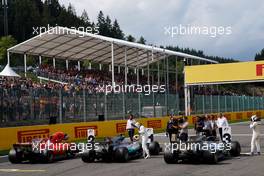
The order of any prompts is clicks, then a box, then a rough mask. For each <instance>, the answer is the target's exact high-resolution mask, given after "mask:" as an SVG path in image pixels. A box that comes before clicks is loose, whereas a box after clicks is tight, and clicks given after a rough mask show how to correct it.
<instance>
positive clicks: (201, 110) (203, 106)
mask: <svg viewBox="0 0 264 176" xmlns="http://www.w3.org/2000/svg"><path fill="white" fill-rule="evenodd" d="M260 109H264V97H258V96H227V95H223V96H217V95H195V96H194V103H193V111H192V112H193V113H195V114H205V113H216V112H238V111H251V110H260Z"/></svg>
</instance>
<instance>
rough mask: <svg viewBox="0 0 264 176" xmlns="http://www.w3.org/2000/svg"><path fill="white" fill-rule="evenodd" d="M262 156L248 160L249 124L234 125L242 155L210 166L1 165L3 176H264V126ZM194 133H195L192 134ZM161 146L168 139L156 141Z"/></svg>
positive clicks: (154, 162)
mask: <svg viewBox="0 0 264 176" xmlns="http://www.w3.org/2000/svg"><path fill="white" fill-rule="evenodd" d="M261 131H262V136H261V146H262V148H261V150H262V155H261V156H249V155H248V154H246V153H248V152H249V150H250V140H251V130H250V129H249V127H248V123H241V124H235V125H232V134H234V135H235V136H233V140H238V141H239V142H240V144H241V146H242V153H243V154H242V155H241V156H239V157H236V158H232V159H228V160H224V161H221V162H219V163H218V164H216V165H208V164H190V163H189V164H182V163H181V164H170V165H168V164H166V163H165V162H164V160H163V155H159V156H153V157H151V158H150V159H147V160H145V159H138V160H132V161H130V162H128V163H102V162H99V163H98V162H97V163H91V164H87V163H83V162H82V161H81V159H80V158H75V159H71V160H63V161H58V162H55V163H51V164H29V163H23V164H11V163H9V162H4V163H0V175H1V176H2V175H3V176H36V175H37V176H46V175H47V176H139V175H140V176H141V175H144V176H166V175H168V176H169V175H171V176H175V175H177V176H209V175H210V176H249V175H254V176H263V173H264V153H263V152H264V135H263V132H264V125H262V126H261ZM191 133H192V132H191ZM156 139H158V140H159V141H160V142H167V140H168V139H166V138H165V137H162V136H159V137H156Z"/></svg>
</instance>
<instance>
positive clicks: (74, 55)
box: [7, 26, 218, 67]
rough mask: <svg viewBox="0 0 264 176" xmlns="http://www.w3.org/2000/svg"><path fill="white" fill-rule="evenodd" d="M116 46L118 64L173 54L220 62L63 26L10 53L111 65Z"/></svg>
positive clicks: (135, 64)
mask: <svg viewBox="0 0 264 176" xmlns="http://www.w3.org/2000/svg"><path fill="white" fill-rule="evenodd" d="M112 44H113V45H112ZM112 46H113V58H114V64H115V65H121V66H127V67H145V66H147V65H148V64H151V63H154V62H156V61H159V60H161V59H164V57H165V56H172V55H174V56H179V57H183V58H190V59H197V60H202V61H206V62H209V63H218V62H216V61H213V60H209V59H205V58H201V57H197V56H192V55H189V54H185V53H181V52H175V51H171V50H167V49H163V48H158V47H154V46H149V45H143V44H139V43H133V42H128V41H124V40H120V39H114V38H111V37H105V36H100V35H96V34H91V33H87V32H82V31H78V30H75V29H70V28H65V27H60V26H57V27H54V28H51V29H50V30H48V31H46V32H44V33H41V34H39V35H37V36H35V37H33V38H31V39H29V40H26V41H24V42H22V43H19V44H17V45H15V46H13V47H11V48H9V49H8V50H7V51H8V52H9V53H19V54H25V55H35V56H44V57H50V58H57V59H64V60H76V61H83V60H89V61H91V62H94V63H100V64H111V63H112ZM125 55H126V63H125ZM8 59H9V58H8Z"/></svg>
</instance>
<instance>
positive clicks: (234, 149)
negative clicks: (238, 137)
mask: <svg viewBox="0 0 264 176" xmlns="http://www.w3.org/2000/svg"><path fill="white" fill-rule="evenodd" d="M240 152H241V146H240V143H239V142H237V141H232V142H231V150H230V155H231V156H239V155H240Z"/></svg>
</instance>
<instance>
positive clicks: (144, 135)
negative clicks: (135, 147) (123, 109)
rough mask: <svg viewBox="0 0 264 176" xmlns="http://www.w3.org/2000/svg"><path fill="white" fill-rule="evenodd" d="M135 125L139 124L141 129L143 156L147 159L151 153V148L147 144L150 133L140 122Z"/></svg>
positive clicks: (138, 126)
mask: <svg viewBox="0 0 264 176" xmlns="http://www.w3.org/2000/svg"><path fill="white" fill-rule="evenodd" d="M135 126H137V128H138V129H139V131H138V133H139V134H140V136H141V142H142V149H143V156H144V157H145V159H148V158H149V157H150V154H149V149H148V146H147V141H148V134H147V131H146V128H145V127H144V126H143V125H142V124H141V123H139V122H137V123H136V124H135Z"/></svg>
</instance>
